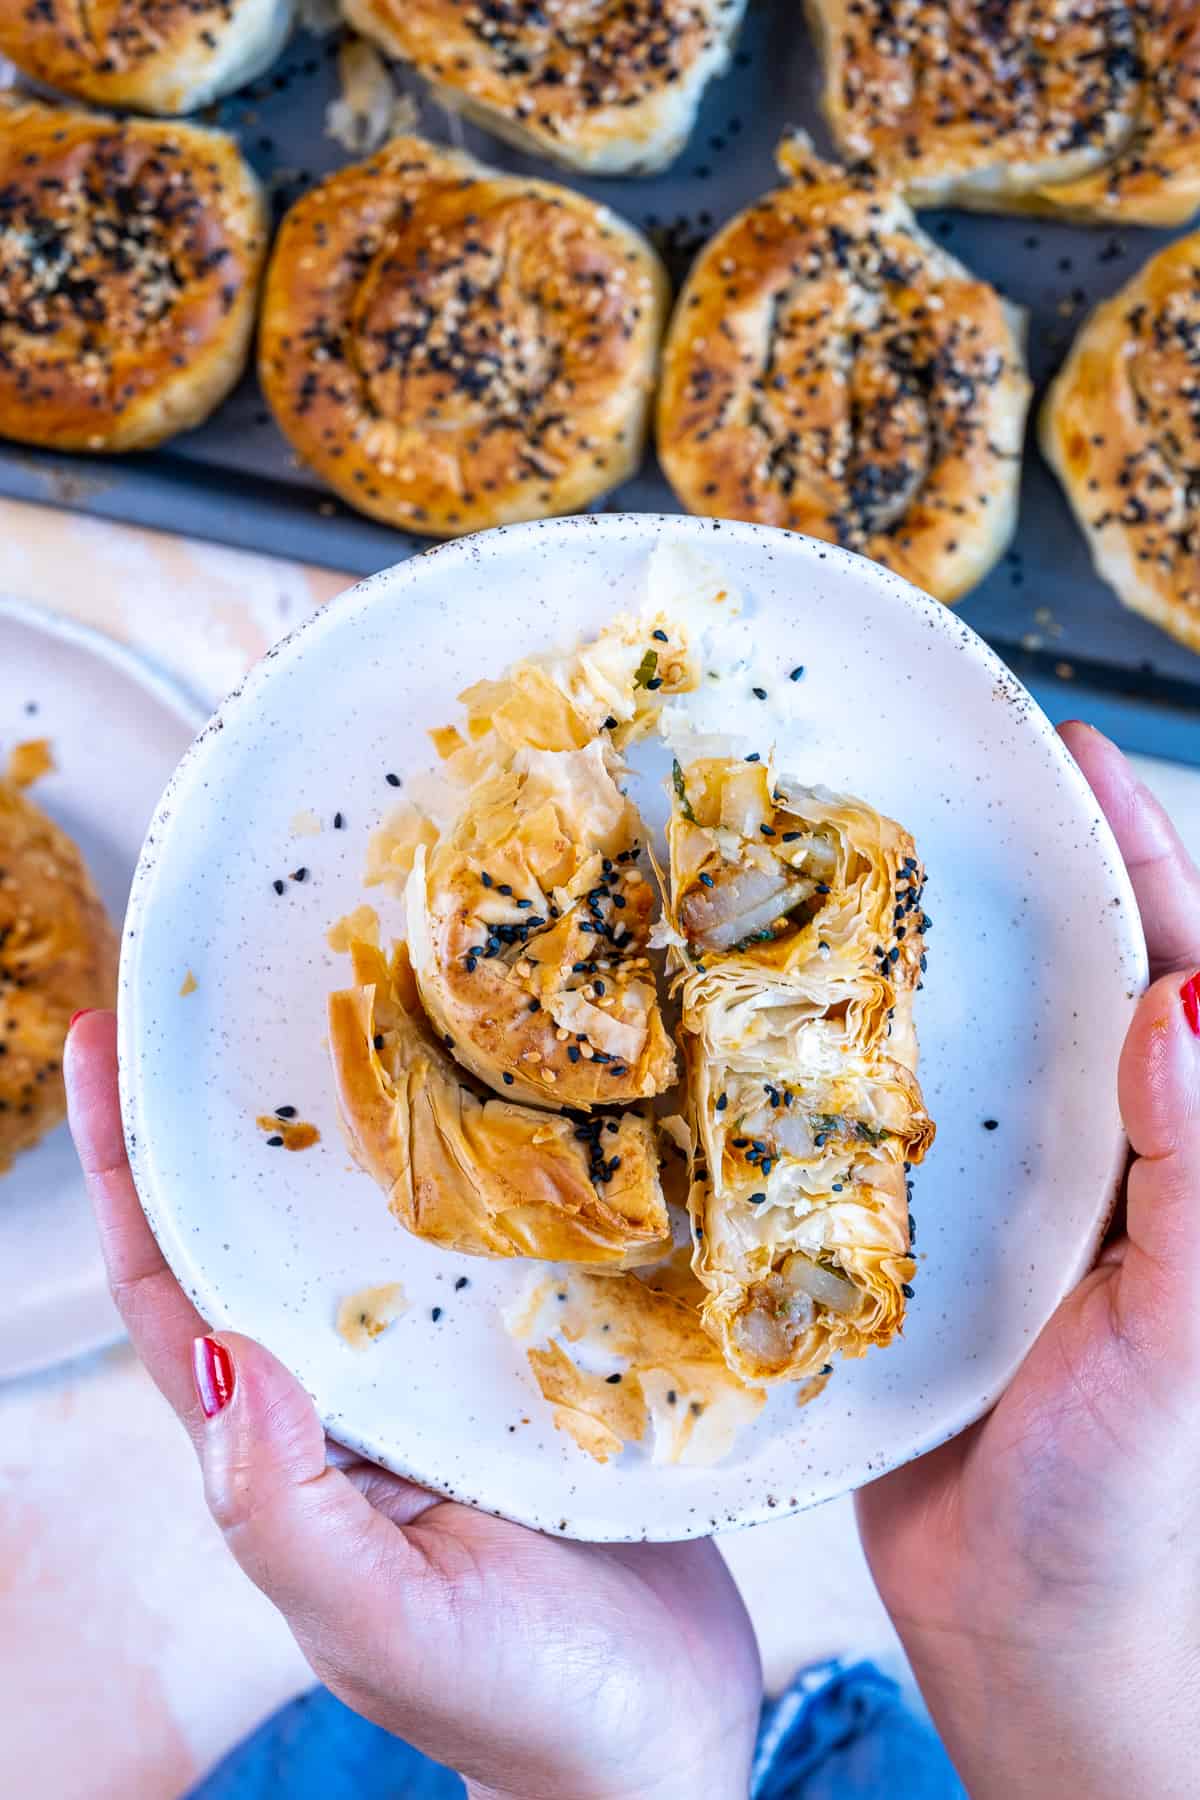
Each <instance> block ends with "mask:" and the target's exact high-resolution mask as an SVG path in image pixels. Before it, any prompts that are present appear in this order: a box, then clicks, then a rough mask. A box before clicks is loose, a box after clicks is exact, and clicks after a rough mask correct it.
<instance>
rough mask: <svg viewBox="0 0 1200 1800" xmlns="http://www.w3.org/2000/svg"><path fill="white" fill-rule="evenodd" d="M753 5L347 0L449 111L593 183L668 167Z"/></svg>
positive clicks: (355, 17)
mask: <svg viewBox="0 0 1200 1800" xmlns="http://www.w3.org/2000/svg"><path fill="white" fill-rule="evenodd" d="M744 9H745V0H599V4H597V0H559V3H558V4H556V5H553V6H544V5H542V4H541V0H489V4H487V5H484V6H481V5H479V4H478V0H346V7H345V11H346V16H347V17H348V18H349V20H350V22H351V23H352V24H353V25H354V26H355V27H356V28H357V29H358V30H359V31H361V32H362V33H363V34H364V35H365V36H367V37H370V38H374V39H375V41H376V42H377V43H379V44H381V45H382V46H383V48H384V49H385V50H387V51H388V52H389V53H390V54H391V55H393V56H400V57H404V58H405V59H406V60H407V61H408V62H411V63H412V64H413V66H414V68H416V69H418V70H419V71H420V73H421V74H422V75H423V76H424V77H425V78H426V79H427V80H428V81H429V82H431V83H432V85H433V87H434V90H435V92H436V93H437V94H438V96H439V98H441V99H442V100H443V101H444V103H445V104H446V105H447V106H451V107H454V108H455V109H457V110H459V111H462V112H465V113H466V114H468V116H470V117H473V118H475V119H477V120H478V122H479V123H480V124H481V125H482V126H483V127H484V128H485V130H488V131H492V132H494V133H495V134H496V135H497V136H498V137H502V138H506V139H507V140H508V141H509V142H510V143H515V144H516V145H517V146H518V147H519V148H521V149H525V150H530V151H532V152H533V153H534V154H535V155H538V156H548V157H551V158H553V159H554V160H555V161H556V162H559V163H563V164H565V165H566V166H567V167H568V168H575V169H584V170H589V171H590V172H591V173H593V174H607V175H641V174H648V173H650V172H651V171H652V170H655V169H661V168H665V167H666V165H667V164H668V163H670V162H671V161H673V160H674V158H675V157H676V156H677V155H678V153H679V151H680V150H681V149H682V148H683V145H684V143H685V141H686V139H687V136H688V133H689V131H690V130H691V126H692V122H693V120H694V118H695V114H696V107H697V105H698V104H699V100H700V95H701V93H702V91H703V89H704V86H705V83H706V82H707V81H709V80H710V79H711V77H712V76H714V75H719V74H720V73H721V71H722V70H723V69H724V67H725V66H726V64H727V62H728V60H729V45H730V42H731V40H732V38H733V35H734V33H735V32H736V30H737V27H738V24H739V22H740V20H741V16H742V13H743V11H744Z"/></svg>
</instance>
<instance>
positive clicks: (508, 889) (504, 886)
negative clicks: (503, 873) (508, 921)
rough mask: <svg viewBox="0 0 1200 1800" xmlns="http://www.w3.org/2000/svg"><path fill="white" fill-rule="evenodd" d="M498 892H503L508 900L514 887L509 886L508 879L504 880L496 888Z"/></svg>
mask: <svg viewBox="0 0 1200 1800" xmlns="http://www.w3.org/2000/svg"><path fill="white" fill-rule="evenodd" d="M496 892H497V893H498V894H503V895H504V897H505V899H506V900H507V899H508V898H509V896H510V895H511V893H512V888H511V887H510V886H509V884H508V882H507V881H502V882H501V883H500V886H499V887H498V888H497V889H496Z"/></svg>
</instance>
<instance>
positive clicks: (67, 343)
mask: <svg viewBox="0 0 1200 1800" xmlns="http://www.w3.org/2000/svg"><path fill="white" fill-rule="evenodd" d="M265 241H266V215H265V210H264V206H263V200H262V196H261V193H260V190H259V187H258V183H257V182H256V180H255V178H254V176H253V174H252V173H251V171H250V169H249V168H248V167H247V165H246V164H245V163H244V162H243V161H242V158H241V156H240V153H239V152H238V150H237V148H236V146H235V145H234V143H233V141H232V139H230V138H228V137H226V136H225V135H224V133H222V132H216V131H201V130H198V129H197V128H196V127H194V126H190V125H175V124H152V123H149V122H147V121H134V120H127V121H125V122H123V123H119V122H117V121H116V120H111V119H104V118H99V117H96V116H95V115H91V114H87V113H82V112H77V111H73V110H68V109H66V108H59V107H48V106H42V105H40V104H38V103H36V102H33V101H28V100H24V99H16V98H6V99H0V434H3V435H4V436H6V437H11V438H16V439H18V440H19V441H21V442H22V443H28V444H40V445H44V446H46V447H47V448H50V449H56V450H93V451H96V450H103V451H110V450H134V449H141V448H145V447H147V446H149V445H152V444H157V443H161V442H162V440H163V439H164V438H166V437H170V436H171V435H173V434H174V433H175V432H178V431H184V430H186V429H187V428H188V427H190V426H192V425H197V424H199V422H200V421H201V420H202V419H204V418H206V417H207V416H208V414H209V413H210V412H211V411H212V410H213V408H214V407H215V406H217V405H218V404H219V402H220V401H221V400H223V399H224V397H225V395H226V394H227V393H228V392H229V390H230V388H231V387H232V386H233V384H234V382H235V381H236V380H237V378H238V376H239V375H240V373H241V370H242V367H243V365H244V363H245V358H246V352H247V349H248V346H249V340H250V333H251V330H252V328H253V321H254V303H255V295H256V290H257V284H258V277H259V272H260V268H261V264H262V257H263V250H264V246H265Z"/></svg>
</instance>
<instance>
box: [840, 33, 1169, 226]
mask: <svg viewBox="0 0 1200 1800" xmlns="http://www.w3.org/2000/svg"><path fill="white" fill-rule="evenodd" d="M808 7H809V13H810V16H811V18H812V20H813V24H814V29H815V31H816V34H817V37H818V41H819V43H820V46H821V53H822V62H823V65H824V71H825V93H824V105H825V112H826V116H827V117H828V119H829V124H830V129H831V130H832V132H833V135H834V139H835V141H836V143H837V145H838V148H839V150H840V151H841V152H842V154H843V155H844V156H846V157H848V158H851V159H856V158H867V159H869V160H870V161H872V162H873V163H875V164H876V166H877V167H878V168H880V169H881V170H883V171H886V172H888V173H890V174H891V175H893V176H894V177H895V178H896V179H897V180H898V181H899V182H900V183H901V185H902V186H903V187H904V188H905V190H906V192H907V193H908V195H909V198H910V199H911V200H912V201H913V202H914V204H916V205H924V206H930V205H941V204H945V203H956V204H958V205H962V206H973V207H978V208H980V209H982V210H985V211H997V210H999V211H1016V212H1038V213H1051V214H1055V213H1057V214H1065V215H1067V216H1070V217H1074V218H1080V219H1095V220H1107V221H1113V222H1116V221H1125V222H1127V223H1135V224H1144V225H1153V224H1157V225H1168V224H1182V223H1183V222H1184V221H1185V220H1187V219H1188V218H1190V217H1191V215H1192V214H1193V212H1194V211H1195V210H1196V207H1197V205H1200V13H1198V12H1197V9H1196V7H1195V6H1194V5H1193V4H1192V3H1191V0H1134V3H1130V0H1117V3H1116V4H1109V3H1107V0H1106V3H1104V4H1089V3H1088V0H1084V3H1083V4H1079V3H1077V0H1000V3H999V4H993V5H989V6H988V7H987V8H986V12H985V13H984V14H982V15H981V10H980V8H979V6H978V5H977V4H976V0H900V4H898V5H897V4H895V3H894V0H808Z"/></svg>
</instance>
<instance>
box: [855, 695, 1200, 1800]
mask: <svg viewBox="0 0 1200 1800" xmlns="http://www.w3.org/2000/svg"><path fill="white" fill-rule="evenodd" d="M1062 735H1063V737H1064V739H1065V741H1066V743H1067V746H1068V748H1069V749H1070V751H1071V753H1072V755H1073V756H1074V757H1075V758H1076V760H1077V762H1078V763H1079V764H1080V767H1081V768H1082V769H1083V772H1084V774H1085V775H1086V777H1087V779H1088V781H1089V782H1090V784H1091V786H1092V788H1093V789H1094V790H1095V793H1096V796H1097V798H1098V799H1099V801H1100V804H1101V806H1102V808H1103V810H1104V812H1105V814H1106V815H1107V817H1108V820H1109V822H1110V824H1111V825H1112V828H1113V830H1114V832H1115V833H1116V837H1117V841H1118V843H1119V844H1120V847H1121V851H1122V854H1123V855H1124V857H1125V861H1126V863H1127V865H1128V868H1129V873H1130V876H1131V877H1132V880H1133V885H1134V889H1135V891H1136V893H1137V898H1138V904H1139V906H1140V908H1141V913H1142V920H1143V923H1144V925H1145V929H1146V937H1147V941H1148V945H1149V950H1150V960H1151V970H1152V974H1153V975H1155V976H1157V979H1156V980H1155V981H1154V985H1153V986H1152V987H1151V988H1150V989H1149V991H1148V992H1147V993H1146V995H1145V996H1144V997H1143V999H1142V1001H1141V1003H1140V1005H1139V1007H1138V1010H1137V1013H1136V1015H1135V1018H1134V1022H1133V1025H1132V1027H1131V1029H1130V1032H1129V1036H1128V1038H1127V1040H1126V1043H1125V1048H1124V1052H1123V1054H1122V1057H1121V1066H1120V1074H1119V1092H1120V1101H1121V1111H1122V1116H1123V1118H1124V1121H1125V1127H1126V1130H1127V1132H1128V1134H1129V1139H1130V1143H1131V1145H1132V1148H1133V1151H1134V1153H1135V1158H1136V1160H1135V1161H1134V1162H1133V1163H1132V1165H1131V1167H1130V1170H1129V1177H1128V1184H1127V1193H1126V1217H1125V1224H1124V1228H1123V1229H1120V1230H1118V1231H1117V1232H1116V1233H1115V1234H1114V1236H1113V1237H1112V1238H1111V1240H1110V1242H1109V1243H1108V1245H1107V1247H1106V1248H1105V1250H1104V1251H1103V1253H1102V1254H1101V1257H1100V1260H1099V1263H1098V1265H1097V1267H1096V1268H1095V1269H1094V1270H1093V1271H1092V1273H1091V1274H1090V1275H1089V1276H1088V1277H1087V1278H1086V1280H1084V1281H1083V1282H1082V1283H1081V1285H1080V1286H1079V1287H1078V1288H1077V1289H1076V1291H1075V1292H1074V1293H1073V1294H1072V1295H1071V1296H1070V1298H1069V1299H1067V1300H1066V1301H1064V1302H1063V1304H1062V1305H1061V1306H1060V1307H1059V1309H1058V1311H1057V1313H1056V1314H1055V1315H1054V1317H1053V1318H1052V1319H1051V1321H1050V1323H1049V1324H1048V1325H1047V1326H1046V1329H1045V1330H1044V1331H1043V1332H1042V1334H1041V1336H1040V1337H1039V1338H1038V1340H1037V1342H1036V1343H1035V1344H1034V1346H1033V1349H1032V1351H1031V1352H1030V1354H1029V1357H1028V1359H1027V1360H1026V1362H1025V1363H1024V1365H1023V1367H1022V1368H1021V1371H1020V1373H1019V1374H1018V1376H1017V1377H1016V1379H1015V1381H1014V1382H1013V1383H1012V1386H1011V1387H1010V1388H1009V1389H1008V1391H1007V1393H1006V1394H1005V1395H1004V1397H1003V1399H1002V1400H1001V1401H1000V1403H999V1404H998V1405H997V1407H996V1408H995V1410H994V1411H993V1412H992V1413H991V1414H990V1415H989V1416H988V1417H987V1418H986V1419H985V1420H984V1421H983V1422H982V1423H981V1424H979V1425H977V1426H975V1427H974V1428H973V1429H972V1430H970V1431H968V1432H966V1433H964V1435H963V1436H962V1437H959V1438H956V1439H955V1440H954V1442H953V1443H950V1444H946V1445H945V1446H944V1447H943V1448H942V1449H940V1450H936V1451H934V1452H933V1454H932V1455H930V1456H926V1457H922V1458H921V1460H920V1461H919V1462H916V1463H912V1464H910V1465H909V1467H907V1468H904V1469H899V1470H897V1471H896V1472H895V1473H894V1474H892V1475H889V1476H886V1477H885V1478H884V1479H883V1480H881V1481H878V1482H876V1483H875V1484H874V1485H873V1486H871V1487H869V1488H866V1489H864V1491H863V1492H862V1493H861V1494H860V1495H859V1501H858V1517H859V1526H860V1529H861V1532H862V1537H863V1543H864V1546H865V1548H866V1551H867V1555H868V1558H869V1560H870V1563H871V1568H872V1571H873V1573H874V1576H875V1580H876V1583H877V1584H878V1587H879V1591H880V1594H881V1595H882V1597H883V1601H884V1604H885V1605H886V1606H887V1608H888V1610H889V1612H890V1613H891V1615H892V1618H893V1620H894V1622H895V1625H896V1628H897V1630H898V1631H899V1633H900V1636H901V1638H902V1639H903V1641H904V1644H905V1647H906V1649H907V1650H908V1653H909V1656H910V1658H911V1660H912V1664H913V1668H914V1671H915V1673H916V1676H917V1680H918V1681H919V1683H920V1685H921V1688H922V1690H923V1691H924V1694H925V1697H926V1700H927V1701H928V1703H929V1707H930V1710H931V1712H932V1714H933V1717H934V1719H935V1720H936V1722H937V1724H938V1726H939V1728H940V1730H941V1732H942V1736H943V1738H944V1740H945V1743H946V1747H947V1749H948V1750H949V1752H950V1755H951V1756H952V1757H953V1759H954V1761H955V1763H956V1764H957V1766H958V1769H959V1771H960V1773H961V1774H962V1776H963V1779H964V1780H965V1782H966V1783H967V1786H968V1788H969V1789H970V1792H971V1795H972V1800H1001V1797H1003V1800H1017V1796H1019V1797H1020V1800H1042V1796H1054V1800H1061V1796H1062V1794H1064V1793H1068V1794H1071V1795H1075V1794H1078V1795H1081V1796H1082V1795H1086V1796H1087V1800H1118V1797H1120V1800H1126V1797H1127V1796H1129V1795H1138V1796H1141V1795H1145V1796H1147V1800H1149V1797H1150V1796H1153V1800H1172V1797H1173V1796H1176V1795H1178V1796H1181V1797H1183V1796H1192V1795H1194V1794H1195V1793H1196V1791H1197V1786H1196V1784H1197V1779H1198V1777H1197V1773H1196V1771H1197V1768H1198V1766H1200V1711H1198V1710H1197V1700H1198V1699H1200V1036H1197V1035H1196V1034H1197V1030H1198V1028H1200V1015H1198V1014H1197V1011H1196V1001H1195V1000H1194V999H1191V998H1190V997H1189V995H1190V993H1191V992H1192V990H1190V989H1189V990H1184V981H1185V979H1186V978H1188V977H1190V976H1192V975H1193V974H1194V973H1195V971H1196V970H1197V968H1200V876H1198V875H1197V872H1196V870H1195V869H1194V868H1193V867H1192V865H1191V863H1190V862H1189V860H1188V858H1187V856H1186V854H1185V852H1184V850H1183V848H1182V846H1181V845H1180V843H1179V840H1178V837H1177V836H1176V834H1175V831H1174V829H1173V827H1172V826H1171V824H1170V822H1169V821H1168V819H1167V818H1166V816H1165V814H1164V813H1163V812H1162V810H1161V808H1160V807H1159V806H1158V804H1157V802H1156V801H1155V800H1154V799H1153V797H1152V796H1151V795H1150V793H1149V792H1148V791H1147V790H1146V789H1145V788H1144V787H1142V786H1140V785H1139V784H1138V782H1137V780H1136V778H1135V776H1134V774H1133V772H1132V770H1131V769H1130V768H1129V765H1128V764H1127V763H1126V762H1125V760H1124V758H1123V757H1122V756H1121V755H1120V754H1119V752H1118V751H1117V750H1116V749H1115V748H1114V747H1113V745H1112V744H1110V743H1108V741H1107V740H1106V739H1105V738H1103V737H1101V736H1100V734H1099V733H1098V732H1095V731H1092V730H1090V729H1089V728H1088V727H1087V726H1082V725H1068V726H1065V727H1064V728H1063V734H1062ZM1079 979H1080V980H1081V981H1086V980H1087V965H1086V962H1085V961H1084V960H1082V959H1081V962H1080V967H1079ZM1064 1784H1065V1785H1064Z"/></svg>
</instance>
